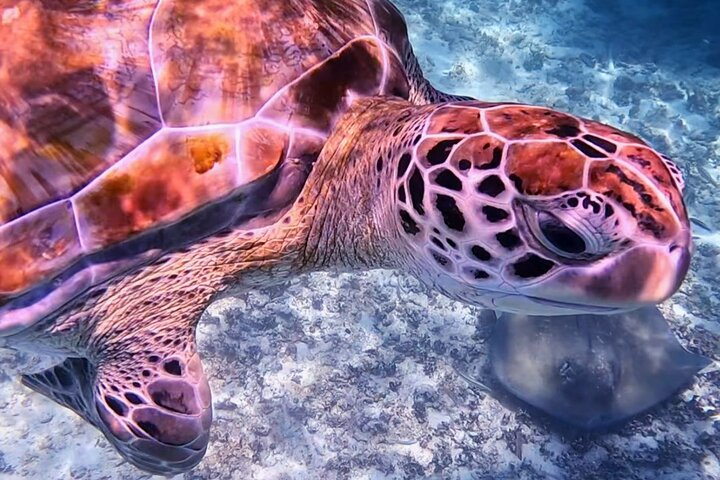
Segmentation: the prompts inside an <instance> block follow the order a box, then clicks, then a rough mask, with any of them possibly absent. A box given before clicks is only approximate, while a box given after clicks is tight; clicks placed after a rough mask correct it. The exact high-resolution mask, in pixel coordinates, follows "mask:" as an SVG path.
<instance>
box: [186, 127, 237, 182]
mask: <svg viewBox="0 0 720 480" xmlns="http://www.w3.org/2000/svg"><path fill="white" fill-rule="evenodd" d="M186 143H187V149H188V155H189V156H190V158H191V159H192V161H193V166H194V167H195V171H196V172H197V173H205V172H207V171H209V170H210V169H211V168H213V167H214V166H215V164H216V163H220V162H222V161H223V160H224V159H225V157H226V156H227V154H228V152H229V151H230V144H229V143H228V141H227V139H226V138H225V137H224V136H222V135H210V136H197V137H196V136H193V137H190V138H188V139H187V140H186Z"/></svg>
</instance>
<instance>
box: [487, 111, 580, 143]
mask: <svg viewBox="0 0 720 480" xmlns="http://www.w3.org/2000/svg"><path fill="white" fill-rule="evenodd" d="M486 119H487V122H488V126H489V127H490V130H491V131H492V132H493V133H496V134H498V135H500V136H502V137H504V138H506V139H508V140H528V139H545V138H551V139H552V138H567V137H572V136H575V135H574V133H575V131H577V130H578V127H579V126H580V123H579V122H578V120H577V119H575V118H574V117H572V116H570V115H566V114H564V113H560V112H556V111H554V110H550V109H548V108H537V107H527V106H525V105H511V106H506V107H503V108H498V109H494V110H489V111H487V112H486ZM553 132H555V133H553ZM577 133H579V131H578V132H577Z"/></svg>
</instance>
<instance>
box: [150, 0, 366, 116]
mask: <svg viewBox="0 0 720 480" xmlns="http://www.w3.org/2000/svg"><path fill="white" fill-rule="evenodd" d="M373 34H374V26H373V23H372V19H371V17H370V16H369V14H368V12H367V5H366V3H365V2H364V1H343V2H330V1H321V0H309V1H299V0H283V1H277V0H260V1H258V0H234V1H231V2H228V1H226V0H203V1H199V2H183V1H167V0H164V1H162V2H161V3H160V5H159V7H158V11H157V13H156V15H155V21H154V22H153V27H152V39H151V48H152V59H153V64H154V68H155V72H156V76H157V84H158V90H159V92H160V105H161V109H162V115H163V119H164V120H165V123H166V124H167V125H169V126H192V125H208V124H215V123H235V122H239V121H242V120H245V119H247V118H249V117H251V116H253V115H255V113H256V112H257V110H258V109H259V108H260V107H261V106H262V105H263V104H265V103H266V102H267V101H268V100H270V98H271V97H272V96H273V95H274V94H275V93H276V92H277V91H278V90H280V89H281V88H282V87H284V86H285V85H287V84H288V83H290V82H292V81H293V80H295V79H297V78H298V77H300V76H301V75H302V74H303V73H304V72H306V71H307V70H308V69H310V68H311V67H313V66H314V65H317V64H318V63H320V62H322V61H323V60H325V59H326V58H328V57H329V56H330V55H332V54H333V53H335V52H336V51H337V50H338V49H340V48H341V47H343V46H344V45H345V44H346V43H347V42H349V41H351V40H352V39H353V38H355V37H357V36H359V35H373Z"/></svg>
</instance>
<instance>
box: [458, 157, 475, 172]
mask: <svg viewBox="0 0 720 480" xmlns="http://www.w3.org/2000/svg"><path fill="white" fill-rule="evenodd" d="M470 167H472V163H470V160H466V159H462V160H460V162H458V168H459V169H460V170H463V171H465V170H469V169H470Z"/></svg>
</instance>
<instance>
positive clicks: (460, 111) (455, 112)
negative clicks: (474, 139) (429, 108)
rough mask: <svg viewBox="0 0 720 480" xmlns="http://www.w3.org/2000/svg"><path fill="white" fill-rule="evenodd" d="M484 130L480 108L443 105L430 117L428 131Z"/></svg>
mask: <svg viewBox="0 0 720 480" xmlns="http://www.w3.org/2000/svg"><path fill="white" fill-rule="evenodd" d="M482 131H483V127H482V122H481V121H480V110H478V109H476V108H458V107H442V108H439V109H438V110H437V111H436V112H435V113H433V115H432V116H431V117H430V125H429V126H428V130H427V133H465V134H473V133H480V132H482Z"/></svg>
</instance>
